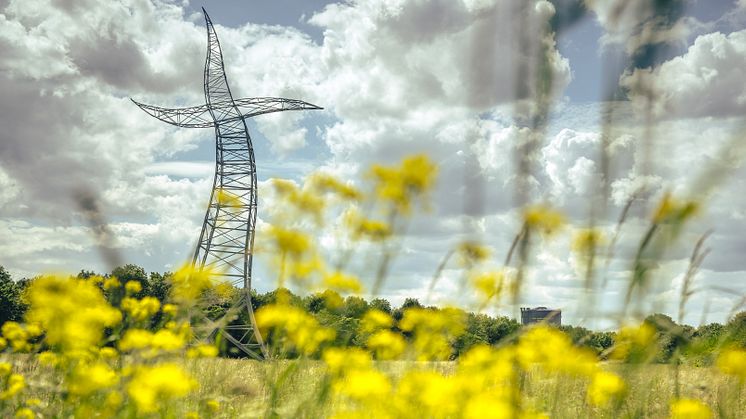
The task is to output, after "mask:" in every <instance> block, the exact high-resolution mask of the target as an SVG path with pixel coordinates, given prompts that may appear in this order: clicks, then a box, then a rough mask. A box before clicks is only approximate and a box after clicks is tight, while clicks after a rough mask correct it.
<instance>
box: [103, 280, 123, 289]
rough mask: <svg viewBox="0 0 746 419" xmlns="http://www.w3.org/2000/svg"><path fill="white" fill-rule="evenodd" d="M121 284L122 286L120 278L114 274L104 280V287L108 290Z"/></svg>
mask: <svg viewBox="0 0 746 419" xmlns="http://www.w3.org/2000/svg"><path fill="white" fill-rule="evenodd" d="M121 286H122V283H121V282H119V280H118V279H117V278H115V277H113V276H112V277H111V278H106V280H104V289H105V290H107V291H108V290H112V289H114V288H119V287H121Z"/></svg>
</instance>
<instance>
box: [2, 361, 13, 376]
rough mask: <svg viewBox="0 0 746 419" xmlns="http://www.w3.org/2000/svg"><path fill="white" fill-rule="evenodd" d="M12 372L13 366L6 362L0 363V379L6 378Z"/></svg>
mask: <svg viewBox="0 0 746 419" xmlns="http://www.w3.org/2000/svg"><path fill="white" fill-rule="evenodd" d="M11 371H13V366H11V365H10V364H8V363H7V362H0V378H3V377H7V376H9V375H10V373H11Z"/></svg>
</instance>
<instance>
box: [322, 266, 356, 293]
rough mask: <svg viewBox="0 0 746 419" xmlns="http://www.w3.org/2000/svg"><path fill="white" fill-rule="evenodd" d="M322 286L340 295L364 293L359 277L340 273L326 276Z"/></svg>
mask: <svg viewBox="0 0 746 419" xmlns="http://www.w3.org/2000/svg"><path fill="white" fill-rule="evenodd" d="M322 286H324V287H326V288H327V289H331V290H334V291H337V292H339V293H353V294H359V293H361V292H362V291H363V285H362V284H361V283H360V279H359V278H358V277H356V276H354V275H347V274H345V273H343V272H339V271H337V272H334V273H331V274H327V275H325V276H324V280H323V283H322Z"/></svg>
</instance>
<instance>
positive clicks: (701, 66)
mask: <svg viewBox="0 0 746 419" xmlns="http://www.w3.org/2000/svg"><path fill="white" fill-rule="evenodd" d="M744 68H746V30H742V31H739V32H733V33H731V34H728V35H724V34H722V33H719V32H716V33H710V34H707V35H702V36H699V37H697V39H696V40H695V41H694V44H693V45H692V46H691V47H689V49H688V51H687V52H686V53H685V54H684V55H681V56H679V57H675V58H673V59H671V60H669V61H666V62H664V63H663V64H661V65H660V66H658V67H656V68H654V69H638V70H635V71H634V73H632V74H629V75H627V76H626V77H625V78H624V79H623V80H622V84H623V85H624V86H627V87H630V88H633V90H632V94H633V98H634V99H636V100H638V101H639V102H641V103H640V104H639V106H640V107H642V106H645V105H644V103H642V102H643V100H644V97H643V92H644V91H652V92H653V93H654V95H655V101H654V104H655V107H656V109H655V112H656V113H657V114H658V115H660V116H664V117H705V116H714V117H723V116H734V115H738V116H741V115H743V114H744V113H746V84H744V82H743V81H744V78H746V70H744ZM635 89H636V90H635Z"/></svg>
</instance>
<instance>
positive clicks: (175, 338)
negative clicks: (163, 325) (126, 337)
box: [150, 329, 186, 352]
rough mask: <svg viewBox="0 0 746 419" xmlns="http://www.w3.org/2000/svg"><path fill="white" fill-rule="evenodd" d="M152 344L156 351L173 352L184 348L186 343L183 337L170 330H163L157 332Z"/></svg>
mask: <svg viewBox="0 0 746 419" xmlns="http://www.w3.org/2000/svg"><path fill="white" fill-rule="evenodd" d="M150 344H151V345H152V347H153V348H154V349H160V350H163V351H167V352H173V351H178V350H179V349H181V348H183V347H184V345H185V344H186V342H185V340H184V337H182V336H181V335H179V334H177V333H174V332H173V331H171V330H168V329H161V330H159V331H157V332H155V334H154V335H153V339H152V341H151V342H150Z"/></svg>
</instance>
